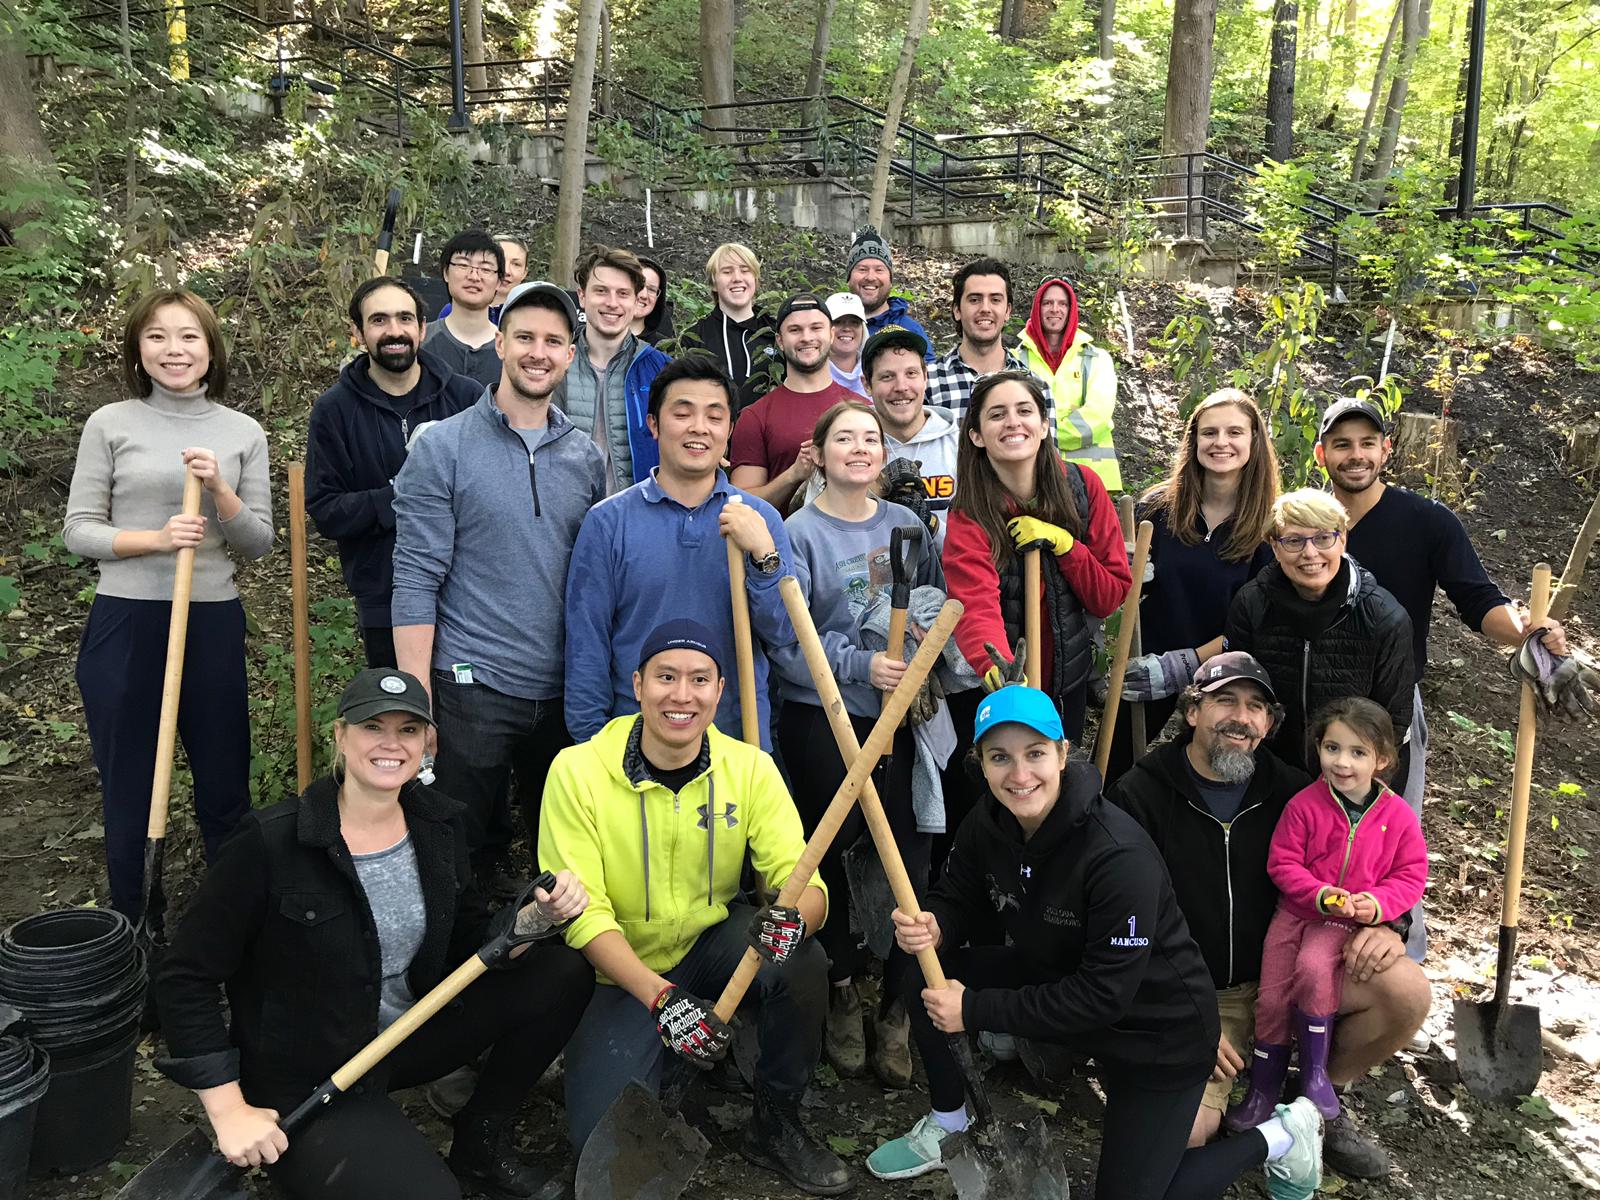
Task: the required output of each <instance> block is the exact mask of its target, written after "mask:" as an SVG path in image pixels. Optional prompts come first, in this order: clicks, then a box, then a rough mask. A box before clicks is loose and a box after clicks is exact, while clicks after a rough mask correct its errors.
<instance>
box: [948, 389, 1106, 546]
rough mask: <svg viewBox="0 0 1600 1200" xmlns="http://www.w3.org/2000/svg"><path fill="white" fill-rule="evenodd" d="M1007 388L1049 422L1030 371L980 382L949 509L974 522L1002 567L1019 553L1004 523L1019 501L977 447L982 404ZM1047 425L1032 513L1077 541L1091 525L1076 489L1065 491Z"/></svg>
mask: <svg viewBox="0 0 1600 1200" xmlns="http://www.w3.org/2000/svg"><path fill="white" fill-rule="evenodd" d="M1006 383H1020V384H1021V385H1022V386H1023V387H1025V388H1027V389H1028V394H1029V395H1030V396H1032V397H1033V403H1034V405H1035V407H1036V408H1037V409H1038V410H1039V420H1040V422H1041V423H1043V422H1044V420H1045V405H1044V386H1043V385H1042V384H1041V383H1040V382H1039V380H1038V379H1037V378H1035V377H1034V376H1033V375H1032V374H1031V373H1030V372H1028V371H996V372H995V373H994V374H993V375H985V376H984V377H983V378H982V379H980V380H978V382H977V385H976V386H975V387H974V388H973V389H972V399H971V400H970V401H969V402H968V403H967V412H966V415H965V416H964V417H962V419H961V441H960V447H959V449H957V451H956V494H955V497H954V499H952V500H951V501H950V507H951V508H952V509H954V510H955V511H956V512H959V513H963V514H965V515H966V516H968V517H971V518H972V519H973V520H974V521H976V522H977V523H978V525H979V527H980V528H981V529H982V530H983V532H984V533H985V534H987V535H988V537H989V553H990V555H991V556H992V557H993V558H994V565H995V566H997V567H998V566H1000V565H1002V564H1003V563H1005V562H1006V561H1007V560H1008V559H1010V557H1011V556H1012V555H1013V554H1014V553H1016V550H1015V548H1014V547H1013V545H1012V540H1011V533H1010V531H1009V530H1007V528H1006V522H1008V521H1009V520H1011V518H1012V517H1014V516H1016V508H1017V498H1016V497H1015V496H1013V495H1012V494H1011V493H1010V492H1008V491H1006V488H1005V485H1004V484H1003V483H1001V482H1000V476H998V475H996V474H995V470H994V466H993V464H991V463H990V462H989V452H988V451H987V450H985V449H984V448H983V447H981V446H979V445H976V444H975V443H974V442H973V440H972V439H973V436H974V435H975V434H976V433H977V432H978V426H979V424H980V423H981V422H982V419H983V405H984V401H985V400H987V399H988V396H989V393H990V392H992V391H994V390H995V388H997V387H999V386H1001V385H1002V384H1006ZM1049 433H1050V427H1049V425H1048V424H1046V425H1045V439H1044V441H1043V442H1042V443H1041V444H1040V446H1039V452H1038V454H1037V455H1036V456H1035V457H1034V460H1033V488H1034V491H1033V496H1034V501H1033V507H1032V509H1030V510H1029V515H1030V516H1035V517H1038V518H1039V519H1040V520H1041V521H1049V522H1050V523H1051V524H1052V525H1059V526H1061V528H1063V529H1065V530H1066V531H1067V532H1068V533H1070V534H1072V536H1073V537H1075V538H1076V537H1082V536H1083V531H1084V528H1085V525H1086V524H1087V519H1086V514H1083V513H1080V512H1079V511H1078V506H1077V504H1076V503H1074V501H1073V499H1072V488H1071V487H1069V486H1068V485H1067V474H1066V465H1065V464H1064V463H1063V462H1062V461H1061V454H1060V452H1059V451H1058V450H1057V449H1056V446H1055V442H1053V441H1052V440H1051V439H1050V436H1049Z"/></svg>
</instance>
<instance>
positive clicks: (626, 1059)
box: [539, 620, 851, 1196]
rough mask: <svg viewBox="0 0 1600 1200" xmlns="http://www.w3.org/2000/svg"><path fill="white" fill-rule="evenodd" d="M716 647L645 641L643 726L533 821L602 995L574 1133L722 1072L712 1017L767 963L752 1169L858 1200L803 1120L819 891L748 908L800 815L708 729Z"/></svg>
mask: <svg viewBox="0 0 1600 1200" xmlns="http://www.w3.org/2000/svg"><path fill="white" fill-rule="evenodd" d="M723 661H724V649H723V645H722V642H721V639H720V638H718V637H717V636H716V635H715V634H713V633H712V632H711V631H710V630H708V629H706V628H705V626H703V625H701V624H699V623H698V622H695V621H689V620H675V621H668V622H665V623H663V624H662V625H660V626H658V627H657V628H656V629H655V630H653V631H652V632H651V633H650V635H649V636H648V637H646V638H645V640H644V645H643V647H642V648H641V650H640V660H639V669H638V670H637V671H635V672H634V676H633V687H634V694H635V695H636V696H637V698H638V701H639V712H638V713H637V714H630V715H627V716H621V717H617V718H615V719H613V720H612V721H610V722H608V723H607V724H606V725H605V727H604V728H602V729H601V730H600V732H599V733H597V734H596V735H595V736H594V737H593V738H591V739H590V740H589V741H587V742H585V743H583V744H582V745H579V746H572V747H569V748H568V749H566V750H563V751H562V752H561V753H560V754H559V755H557V756H556V760H555V763H554V764H553V765H552V766H551V768H550V775H549V779H548V781H547V782H546V785H545V793H544V803H543V806H542V810H541V814H540V819H539V859H540V862H541V864H543V865H544V866H545V867H546V868H547V869H549V870H560V869H566V870H570V871H572V872H573V873H574V874H576V875H577V876H578V878H580V879H582V880H583V882H584V886H585V887H586V888H588V890H589V895H590V902H589V908H588V909H587V910H586V911H585V912H584V913H583V915H582V916H581V917H580V918H579V919H578V920H576V921H574V922H573V923H572V924H571V925H570V926H568V927H567V930H566V939H567V943H568V944H569V945H571V946H572V947H573V948H574V949H576V950H580V951H582V952H583V954H584V956H585V957H587V958H588V959H589V961H590V963H592V964H593V966H594V968H595V974H596V976H597V977H598V979H599V981H600V986H599V987H597V988H596V989H595V997H594V999H593V1001H591V1002H590V1005H589V1008H588V1010H587V1011H586V1012H585V1014H584V1017H583V1021H582V1022H581V1023H580V1024H579V1026H578V1030H577V1032H576V1033H575V1034H574V1035H573V1037H572V1040H571V1042H570V1043H568V1045H567V1049H566V1058H565V1067H564V1075H565V1080H566V1100H567V1122H568V1125H569V1128H570V1132H571V1137H572V1142H573V1146H574V1147H575V1148H576V1149H579V1150H581V1149H582V1147H583V1144H584V1142H585V1141H586V1140H588V1137H589V1133H590V1131H591V1130H593V1128H594V1126H595V1124H596V1123H597V1122H598V1121H599V1119H600V1117H601V1115H602V1114H603V1113H604V1112H605V1110H606V1108H607V1107H609V1106H610V1104H611V1103H612V1101H614V1100H615V1099H616V1098H617V1097H618V1096H619V1095H620V1094H621V1093H622V1090H623V1088H624V1087H626V1086H627V1085H628V1083H629V1082H631V1081H634V1080H637V1081H638V1082H640V1083H642V1084H643V1085H644V1086H645V1087H646V1088H648V1089H650V1090H651V1091H655V1090H658V1089H659V1087H660V1084H661V1075H662V1069H663V1066H664V1064H665V1059H666V1050H667V1049H670V1050H672V1051H673V1052H674V1053H676V1054H678V1055H679V1056H681V1057H682V1058H684V1059H686V1060H688V1062H690V1063H692V1064H693V1065H695V1066H697V1067H702V1068H709V1067H710V1066H712V1065H713V1064H714V1063H716V1062H717V1061H719V1060H721V1059H722V1058H723V1057H724V1056H726V1054H727V1052H728V1045H729V1041H730V1034H729V1031H728V1027H727V1026H726V1025H724V1024H723V1023H722V1021H721V1020H720V1019H718V1017H717V1015H716V1013H715V1012H714V1011H713V1010H712V1006H713V1004H714V1003H715V1000H716V997H717V996H718V995H720V994H721V992H722V989H723V988H724V987H725V986H726V985H727V982H728V979H729V978H730V977H731V976H732V974H733V971H734V968H735V967H736V966H737V965H738V963H739V960H740V959H741V958H742V957H743V955H744V952H745V950H746V948H748V947H751V946H753V947H755V949H756V950H757V951H758V952H759V953H760V954H761V956H762V958H764V959H765V960H766V961H765V962H764V963H763V964H762V967H761V970H760V972H759V973H758V974H757V975H756V980H755V983H754V984H753V985H752V987H751V993H752V995H753V996H754V998H755V1001H756V1005H757V1008H758V1010H759V1017H758V1024H757V1040H758V1042H759V1044H760V1056H759V1058H758V1060H757V1063H756V1076H757V1079H756V1088H755V1104H754V1110H755V1111H754V1113H753V1115H752V1117H751V1121H750V1124H749V1126H748V1128H747V1129H746V1131H745V1136H744V1141H743V1144H742V1146H741V1149H742V1150H743V1153H744V1155H745V1157H746V1158H748V1159H750V1161H752V1162H754V1163H757V1164H759V1165H761V1166H764V1167H767V1168H769V1169H771V1170H774V1171H777V1172H778V1173H780V1174H782V1175H784V1176H786V1177H787V1178H788V1179H789V1180H790V1182H792V1183H793V1184H794V1185H795V1186H797V1187H799V1188H801V1189H802V1190H804V1191H806V1192H809V1193H811V1194H813V1195H822V1196H830V1195H836V1194H838V1193H839V1192H842V1191H845V1190H846V1189H847V1188H849V1187H850V1185H851V1179H850V1174H849V1172H848V1170H847V1169H846V1168H845V1165H844V1163H843V1162H841V1161H840V1160H839V1158H838V1156H837V1155H835V1154H833V1153H832V1152H831V1151H830V1150H828V1148H827V1147H826V1146H824V1145H822V1144H821V1143H820V1142H818V1141H817V1140H816V1139H815V1138H813V1137H812V1136H811V1134H810V1133H809V1132H807V1130H806V1129H805V1127H804V1125H802V1124H801V1121H800V1098H801V1095H802V1093H803V1092H804V1091H805V1087H806V1084H807V1082H808V1081H809V1080H810V1078H811V1073H812V1071H813V1070H814V1069H815V1067H816V1064H817V1059H818V1057H819V1055H820V1052H821V1048H822V1018H823V1012H824V1009H825V1007H826V1004H827V968H828V963H827V958H826V956H825V955H824V954H823V952H822V948H821V947H820V946H819V945H817V944H816V943H815V942H814V941H812V940H810V935H811V934H812V933H813V932H815V931H816V929H817V928H818V927H819V926H821V924H822V922H823V920H824V918H825V917H826V916H827V904H828V900H827V891H826V889H825V888H824V886H823V883H822V878H821V876H820V875H816V874H813V875H812V877H811V881H810V886H809V887H807V888H806V889H805V891H804V892H803V893H802V894H801V897H800V902H799V904H798V905H797V906H795V907H793V908H784V907H781V906H778V905H775V904H774V905H767V906H765V907H756V906H754V905H751V904H749V903H746V902H744V901H743V900H741V898H740V897H739V882H740V873H741V870H742V868H743V865H744V859H745V854H746V851H748V852H749V855H750V860H751V863H752V865H753V866H754V868H755V869H756V870H757V871H758V872H760V874H761V876H762V877H763V878H764V879H766V880H768V881H769V882H770V883H771V884H772V885H773V886H775V887H776V886H781V884H782V883H783V881H784V880H786V879H787V878H788V877H789V875H790V873H791V872H792V871H793V870H794V868H795V865H796V864H797V863H798V862H799V860H800V855H801V852H802V851H803V850H804V849H805V835H804V834H803V832H802V831H801V825H800V814H799V813H798V812H797V811H796V810H795V807H794V802H793V801H792V800H791V799H790V798H789V793H788V791H787V790H786V789H785V787H784V785H783V779H782V777H781V776H780V775H779V774H778V769H777V767H776V765H774V763H773V761H772V759H771V757H769V756H768V755H767V754H766V753H765V752H763V751H762V750H761V749H760V747H758V746H748V745H746V744H745V743H743V742H740V741H736V740H734V739H733V738H730V737H728V736H726V735H725V734H723V733H721V732H720V731H719V730H718V729H717V728H716V727H715V725H713V724H712V721H713V718H714V717H715V716H716V712H717V704H718V702H719V700H720V699H721V696H722V689H723V686H724V683H725V680H724V673H723V669H722V664H723Z"/></svg>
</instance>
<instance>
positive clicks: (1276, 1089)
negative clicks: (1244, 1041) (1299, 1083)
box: [1224, 1042, 1289, 1133]
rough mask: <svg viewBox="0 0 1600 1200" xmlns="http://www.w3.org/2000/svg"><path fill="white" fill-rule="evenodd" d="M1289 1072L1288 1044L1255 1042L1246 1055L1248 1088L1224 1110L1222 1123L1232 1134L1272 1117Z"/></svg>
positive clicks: (1253, 1126)
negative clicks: (1247, 1090)
mask: <svg viewBox="0 0 1600 1200" xmlns="http://www.w3.org/2000/svg"><path fill="white" fill-rule="evenodd" d="M1288 1073H1289V1047H1288V1046H1287V1045H1273V1044H1271V1043H1268V1042H1257V1043H1256V1048H1255V1050H1254V1052H1253V1053H1252V1054H1251V1056H1250V1090H1249V1092H1247V1093H1246V1094H1245V1098H1244V1099H1243V1100H1241V1101H1240V1102H1239V1103H1238V1104H1236V1105H1234V1106H1233V1107H1232V1108H1230V1109H1229V1110H1228V1115H1227V1117H1226V1119H1225V1122H1224V1123H1225V1124H1226V1125H1227V1126H1228V1128H1229V1129H1231V1130H1232V1131H1233V1132H1234V1133H1243V1132H1244V1131H1245V1130H1246V1129H1254V1128H1255V1127H1256V1126H1257V1125H1259V1124H1261V1122H1263V1121H1265V1120H1266V1119H1267V1118H1268V1117H1270V1116H1272V1114H1273V1110H1274V1109H1275V1108H1276V1106H1277V1103H1278V1098H1279V1097H1280V1096H1282V1095H1283V1077H1284V1076H1285V1075H1287V1074H1288Z"/></svg>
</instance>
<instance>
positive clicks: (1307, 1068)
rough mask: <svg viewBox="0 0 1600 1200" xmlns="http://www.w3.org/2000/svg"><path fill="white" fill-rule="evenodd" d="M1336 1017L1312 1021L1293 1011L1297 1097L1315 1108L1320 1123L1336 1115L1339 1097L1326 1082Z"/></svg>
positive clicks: (1328, 1080)
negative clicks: (1297, 1048) (1297, 1052)
mask: <svg viewBox="0 0 1600 1200" xmlns="http://www.w3.org/2000/svg"><path fill="white" fill-rule="evenodd" d="M1336 1015H1337V1014H1335V1013H1329V1014H1328V1015H1327V1016H1325V1017H1313V1016H1308V1015H1307V1014H1305V1013H1303V1012H1301V1011H1300V1010H1299V1009H1298V1008H1297V1009H1295V1010H1294V1022H1295V1037H1296V1039H1297V1040H1298V1042H1299V1044H1300V1094H1301V1095H1302V1096H1304V1097H1306V1098H1307V1099H1308V1100H1310V1101H1311V1103H1312V1104H1315V1105H1316V1106H1317V1111H1318V1112H1319V1113H1321V1114H1322V1116H1323V1119H1324V1120H1327V1121H1331V1120H1333V1119H1334V1118H1335V1117H1337V1116H1338V1115H1339V1093H1338V1092H1337V1091H1336V1090H1334V1086H1333V1082H1332V1080H1330V1079H1329V1078H1328V1046H1329V1045H1330V1044H1331V1043H1332V1041H1333V1020H1334V1017H1335V1016H1336Z"/></svg>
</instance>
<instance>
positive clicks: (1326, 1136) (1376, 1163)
mask: <svg viewBox="0 0 1600 1200" xmlns="http://www.w3.org/2000/svg"><path fill="white" fill-rule="evenodd" d="M1322 1161H1323V1162H1324V1163H1326V1164H1327V1165H1328V1167H1329V1169H1331V1170H1334V1171H1337V1172H1339V1174H1341V1175H1343V1176H1344V1177H1345V1178H1346V1179H1382V1178H1383V1177H1384V1176H1385V1175H1387V1174H1388V1173H1389V1152H1388V1151H1387V1150H1385V1149H1384V1148H1383V1147H1382V1146H1380V1145H1379V1144H1378V1142H1377V1140H1376V1139H1374V1138H1369V1137H1367V1136H1366V1135H1365V1134H1364V1133H1362V1132H1361V1130H1360V1129H1358V1128H1356V1123H1355V1119H1354V1118H1353V1117H1352V1116H1351V1115H1350V1108H1349V1106H1348V1105H1346V1106H1345V1109H1344V1111H1343V1112H1341V1113H1340V1114H1339V1115H1338V1116H1337V1117H1335V1118H1334V1119H1333V1120H1331V1121H1329V1122H1328V1124H1327V1127H1326V1128H1325V1129H1324V1130H1323V1133H1322Z"/></svg>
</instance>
